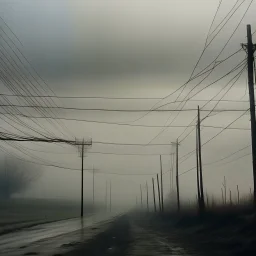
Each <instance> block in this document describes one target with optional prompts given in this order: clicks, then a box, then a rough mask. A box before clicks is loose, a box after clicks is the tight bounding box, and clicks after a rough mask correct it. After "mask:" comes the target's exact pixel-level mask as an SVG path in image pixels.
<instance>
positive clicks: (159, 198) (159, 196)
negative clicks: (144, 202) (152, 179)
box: [156, 174, 162, 212]
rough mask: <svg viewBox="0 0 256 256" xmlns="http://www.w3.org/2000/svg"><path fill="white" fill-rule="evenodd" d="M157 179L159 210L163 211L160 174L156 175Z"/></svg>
mask: <svg viewBox="0 0 256 256" xmlns="http://www.w3.org/2000/svg"><path fill="white" fill-rule="evenodd" d="M156 180H157V188H158V201H159V212H161V211H162V207H161V194H160V186H159V178H158V174H157V175H156Z"/></svg>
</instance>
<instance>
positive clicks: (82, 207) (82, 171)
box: [81, 140, 84, 217]
mask: <svg viewBox="0 0 256 256" xmlns="http://www.w3.org/2000/svg"><path fill="white" fill-rule="evenodd" d="M81 158H82V168H81V173H82V176H81V217H83V216H84V140H83V143H82V155H81Z"/></svg>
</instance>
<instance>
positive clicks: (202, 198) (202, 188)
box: [197, 106, 205, 211]
mask: <svg viewBox="0 0 256 256" xmlns="http://www.w3.org/2000/svg"><path fill="white" fill-rule="evenodd" d="M197 113H198V115H197V118H198V121H197V130H198V160H199V170H200V190H201V191H200V199H201V210H202V211H204V209H205V202H204V185H203V167H202V150H201V128H200V125H201V124H200V123H201V120H200V109H199V106H198V107H197Z"/></svg>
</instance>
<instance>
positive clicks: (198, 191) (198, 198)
mask: <svg viewBox="0 0 256 256" xmlns="http://www.w3.org/2000/svg"><path fill="white" fill-rule="evenodd" d="M196 181H197V201H198V207H199V211H201V210H202V209H201V195H200V180H199V161H198V128H197V126H196Z"/></svg>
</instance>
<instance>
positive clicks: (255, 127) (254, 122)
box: [246, 25, 256, 207]
mask: <svg viewBox="0 0 256 256" xmlns="http://www.w3.org/2000/svg"><path fill="white" fill-rule="evenodd" d="M246 47H247V54H248V58H247V69H248V87H249V96H250V114H251V141H252V162H253V185H254V196H253V203H254V207H256V189H255V188H256V119H255V99H254V75H253V73H254V67H253V63H254V51H255V45H254V44H253V43H252V32H251V25H247V46H246Z"/></svg>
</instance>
